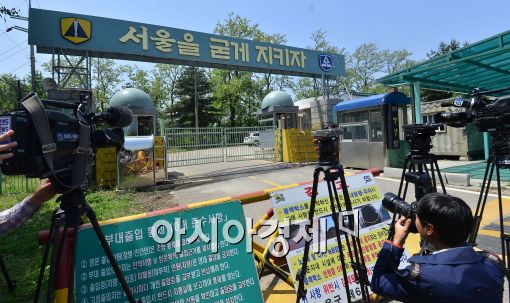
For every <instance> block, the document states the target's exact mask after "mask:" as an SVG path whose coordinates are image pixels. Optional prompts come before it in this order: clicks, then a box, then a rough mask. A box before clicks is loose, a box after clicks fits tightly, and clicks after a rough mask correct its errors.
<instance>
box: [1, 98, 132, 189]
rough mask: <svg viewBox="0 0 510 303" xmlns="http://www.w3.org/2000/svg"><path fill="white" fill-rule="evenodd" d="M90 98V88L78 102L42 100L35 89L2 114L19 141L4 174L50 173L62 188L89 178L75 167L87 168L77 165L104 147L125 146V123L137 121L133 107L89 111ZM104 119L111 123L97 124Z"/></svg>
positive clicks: (4, 127)
mask: <svg viewBox="0 0 510 303" xmlns="http://www.w3.org/2000/svg"><path fill="white" fill-rule="evenodd" d="M90 99H91V95H90V93H84V94H82V95H80V101H75V102H69V101H56V100H42V101H41V100H40V99H39V98H38V96H37V95H36V94H34V93H32V94H30V95H28V96H26V97H25V98H24V99H23V100H21V101H20V103H21V104H22V105H23V107H22V108H21V110H18V111H14V112H10V113H4V114H2V115H0V132H2V133H4V132H6V131H7V130H9V129H12V130H14V136H13V137H12V138H11V140H12V141H17V143H18V145H17V146H16V147H14V148H13V149H12V152H13V153H14V156H13V157H12V158H10V159H7V160H4V161H3V163H2V173H3V174H5V175H25V176H27V177H30V178H50V179H51V180H52V184H53V185H54V186H55V187H56V189H57V191H59V192H65V191H68V190H70V189H71V188H72V187H73V186H74V187H76V185H77V184H73V183H74V182H73V181H75V179H81V180H82V181H83V179H84V178H85V172H83V176H73V174H77V173H78V174H79V172H75V170H82V168H83V166H76V165H77V163H76V162H80V161H82V162H86V163H88V162H89V160H90V159H89V156H91V155H92V152H93V151H95V150H96V149H97V148H99V147H115V148H116V149H117V150H119V149H121V148H122V146H123V144H124V132H123V130H122V127H125V126H128V125H129V124H131V120H132V116H131V115H132V112H131V110H130V109H129V108H127V107H111V108H109V109H108V110H107V111H106V112H105V113H99V114H95V113H86V112H85V107H86V106H87V104H88V103H89V102H91V101H92V100H90ZM45 106H46V107H48V108H45ZM50 108H51V109H50ZM102 122H106V123H107V124H108V126H110V128H104V129H96V124H99V123H102ZM43 142H46V143H43ZM48 142H51V143H49V144H48ZM49 155H51V156H50V157H49ZM79 157H80V158H79ZM79 164H80V165H84V164H83V163H79ZM85 165H86V164H85ZM77 168H79V169H77ZM80 186H81V185H80Z"/></svg>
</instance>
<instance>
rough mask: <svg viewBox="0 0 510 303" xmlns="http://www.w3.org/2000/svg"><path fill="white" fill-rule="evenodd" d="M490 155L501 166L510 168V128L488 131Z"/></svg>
mask: <svg viewBox="0 0 510 303" xmlns="http://www.w3.org/2000/svg"><path fill="white" fill-rule="evenodd" d="M489 134H490V135H491V149H492V156H493V157H495V158H496V162H497V163H498V165H499V166H500V167H501V168H510V146H509V143H510V130H504V131H503V130H499V131H498V130H495V131H492V132H491V131H489Z"/></svg>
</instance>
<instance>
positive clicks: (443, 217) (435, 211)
mask: <svg viewBox="0 0 510 303" xmlns="http://www.w3.org/2000/svg"><path fill="white" fill-rule="evenodd" d="M416 213H417V214H418V217H419V220H420V222H421V223H422V224H423V225H427V224H429V223H430V224H432V225H434V228H435V231H436V232H437V234H438V236H439V240H441V241H442V242H443V243H444V244H446V245H449V246H451V247H455V246H460V245H462V244H464V243H465V242H466V240H467V238H468V236H469V233H470V232H471V229H472V227H473V224H474V220H473V214H472V213H471V209H470V208H469V206H468V205H467V204H466V202H464V201H463V200H462V199H460V198H457V197H452V196H450V195H446V194H441V193H432V194H428V195H425V196H424V197H423V198H421V199H420V201H419V202H418V208H417V210H416Z"/></svg>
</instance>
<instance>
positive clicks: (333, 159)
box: [312, 124, 342, 165]
mask: <svg viewBox="0 0 510 303" xmlns="http://www.w3.org/2000/svg"><path fill="white" fill-rule="evenodd" d="M312 133H313V143H314V145H315V150H316V151H317V152H318V153H319V164H320V165H334V164H338V156H339V151H340V147H339V139H340V135H341V134H342V131H341V130H340V129H339V128H338V125H336V124H330V125H329V126H328V127H327V128H323V129H320V130H316V131H314V132H312Z"/></svg>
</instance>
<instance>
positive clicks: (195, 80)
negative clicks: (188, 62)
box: [193, 67, 198, 130]
mask: <svg viewBox="0 0 510 303" xmlns="http://www.w3.org/2000/svg"><path fill="white" fill-rule="evenodd" d="M193 83H194V87H195V128H196V129H197V130H198V92H197V68H196V67H193Z"/></svg>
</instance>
